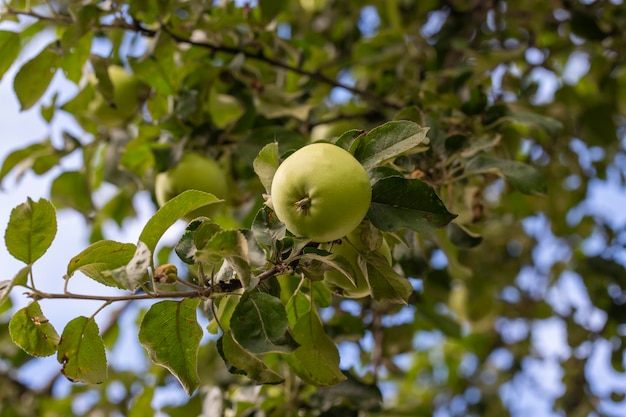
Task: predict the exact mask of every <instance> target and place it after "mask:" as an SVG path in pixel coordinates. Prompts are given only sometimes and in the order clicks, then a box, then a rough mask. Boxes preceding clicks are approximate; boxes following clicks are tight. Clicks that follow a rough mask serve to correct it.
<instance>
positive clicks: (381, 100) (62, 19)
mask: <svg viewBox="0 0 626 417" xmlns="http://www.w3.org/2000/svg"><path fill="white" fill-rule="evenodd" d="M5 12H6V13H8V14H12V15H14V16H29V17H34V18H36V19H38V20H41V21H46V22H51V23H54V24H57V25H72V24H74V23H75V22H74V20H73V19H72V18H70V17H66V16H56V17H54V16H52V17H51V16H45V15H42V14H40V13H37V12H33V11H31V10H16V9H13V8H11V7H6V8H5ZM94 29H99V30H111V29H121V30H129V31H135V32H137V33H140V34H141V35H143V36H146V37H149V38H153V37H155V36H156V35H157V33H158V31H157V30H151V29H147V28H145V27H143V26H142V25H141V22H138V21H135V22H134V24H132V25H131V24H128V23H126V22H123V21H119V22H116V23H112V24H105V23H99V22H96V23H95V25H94ZM160 29H161V30H162V31H163V32H165V33H167V34H168V35H169V36H170V37H171V38H172V39H174V40H175V41H176V42H178V43H186V44H188V45H193V46H197V47H200V48H205V49H209V50H211V51H214V52H222V53H226V54H229V55H239V54H241V55H243V56H245V57H246V58H247V59H250V60H254V61H259V62H264V63H266V64H269V65H271V66H273V67H276V68H282V69H284V70H286V71H289V72H292V73H295V74H299V75H302V76H306V77H309V78H311V79H312V80H314V81H318V82H320V83H323V84H327V85H330V86H331V87H336V88H342V89H344V90H347V91H349V92H350V93H352V94H354V95H356V96H359V97H361V98H363V99H365V100H367V101H369V102H370V103H372V104H376V105H382V106H383V107H388V108H391V109H395V110H400V109H402V107H403V106H402V104H400V103H396V102H394V101H390V100H389V99H387V98H385V97H381V96H378V95H376V94H374V93H371V92H369V91H367V90H362V89H360V88H357V87H352V86H350V85H348V84H344V83H341V82H339V81H337V80H336V79H334V78H331V77H329V76H326V75H324V74H322V73H321V72H320V71H319V70H315V71H309V70H305V69H302V68H300V67H297V66H293V65H290V64H287V63H286V62H283V61H280V60H279V59H276V58H272V57H269V56H267V55H265V54H264V53H263V51H260V50H256V51H250V50H246V49H243V48H240V47H233V46H227V45H220V44H213V43H209V42H199V41H194V40H191V39H189V38H186V37H184V36H181V35H179V34H177V33H175V32H173V31H172V30H171V29H169V28H168V27H166V26H164V25H163V26H161V28H160Z"/></svg>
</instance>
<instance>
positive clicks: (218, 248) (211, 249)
mask: <svg viewBox="0 0 626 417" xmlns="http://www.w3.org/2000/svg"><path fill="white" fill-rule="evenodd" d="M196 245H197V243H196ZM194 258H195V259H196V260H198V261H200V262H204V263H207V264H209V265H217V264H219V263H221V261H222V260H225V261H226V262H228V264H229V265H230V266H231V267H232V268H233V269H234V270H235V272H236V273H237V277H238V278H239V279H240V280H241V282H242V284H243V287H244V288H248V287H249V286H250V278H251V268H250V259H249V257H248V241H247V240H246V237H245V236H244V235H243V233H241V232H240V231H239V230H232V229H231V230H224V231H221V232H218V233H215V235H213V237H211V239H210V240H209V241H208V242H207V244H206V245H205V246H204V247H198V250H197V251H196V253H195V255H194Z"/></svg>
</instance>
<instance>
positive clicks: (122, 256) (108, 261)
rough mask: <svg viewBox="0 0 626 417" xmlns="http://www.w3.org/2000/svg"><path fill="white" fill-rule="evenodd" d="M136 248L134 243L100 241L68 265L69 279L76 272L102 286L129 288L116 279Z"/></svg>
mask: <svg viewBox="0 0 626 417" xmlns="http://www.w3.org/2000/svg"><path fill="white" fill-rule="evenodd" d="M135 250H136V246H135V245H133V244H132V243H120V242H115V241H112V240H101V241H98V242H96V243H94V244H92V245H91V246H89V247H88V248H87V249H85V250H83V251H82V252H81V253H79V254H78V255H76V256H74V257H73V258H72V259H71V260H70V262H69V264H68V265H67V279H69V277H71V276H72V275H73V274H74V273H75V272H76V271H80V272H82V273H83V274H85V275H86V276H88V277H89V278H91V279H93V280H94V281H97V282H99V283H101V284H104V285H107V286H110V287H118V288H127V286H125V285H124V282H120V281H118V280H117V279H116V277H117V275H118V274H117V271H116V270H117V269H118V268H123V267H125V266H126V265H127V264H128V263H129V262H130V260H131V259H132V258H133V255H134V254H135Z"/></svg>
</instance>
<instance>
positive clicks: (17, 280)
mask: <svg viewBox="0 0 626 417" xmlns="http://www.w3.org/2000/svg"><path fill="white" fill-rule="evenodd" d="M30 271H31V265H26V266H25V267H23V268H22V269H20V270H19V271H18V273H17V274H15V276H14V277H13V279H10V280H4V281H0V306H2V305H3V304H4V303H5V302H6V301H7V300H9V296H10V295H11V290H12V289H13V287H14V286H16V285H22V286H24V285H26V282H27V281H28V275H29V274H30Z"/></svg>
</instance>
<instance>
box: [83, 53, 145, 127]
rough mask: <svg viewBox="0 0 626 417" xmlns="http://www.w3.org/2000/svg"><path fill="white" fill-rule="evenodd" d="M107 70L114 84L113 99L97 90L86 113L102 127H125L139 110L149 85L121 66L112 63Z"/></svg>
mask: <svg viewBox="0 0 626 417" xmlns="http://www.w3.org/2000/svg"><path fill="white" fill-rule="evenodd" d="M107 70H108V73H109V78H110V79H111V84H113V100H112V101H109V100H107V99H106V98H104V96H103V95H102V94H101V93H100V92H98V91H96V93H95V97H94V99H93V100H92V101H91V102H90V103H89V105H88V106H87V110H86V112H85V115H86V116H87V118H88V119H89V120H91V121H92V122H94V123H96V124H97V125H99V126H102V127H106V128H114V127H123V126H125V125H126V124H127V123H128V121H129V120H130V119H131V118H132V117H133V116H134V115H135V114H137V112H138V111H139V109H140V107H141V103H142V101H143V100H144V99H145V98H146V95H147V86H146V85H145V84H143V83H142V82H141V81H140V80H139V79H138V78H137V77H135V76H134V75H133V74H131V73H129V72H127V71H126V70H125V69H124V68H122V67H120V66H117V65H111V66H110V67H108V69H107Z"/></svg>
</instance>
